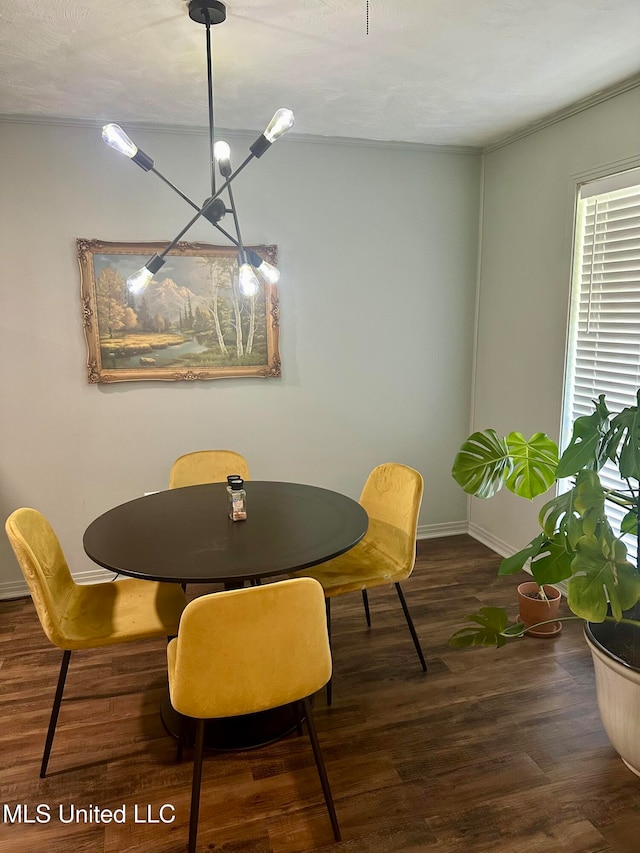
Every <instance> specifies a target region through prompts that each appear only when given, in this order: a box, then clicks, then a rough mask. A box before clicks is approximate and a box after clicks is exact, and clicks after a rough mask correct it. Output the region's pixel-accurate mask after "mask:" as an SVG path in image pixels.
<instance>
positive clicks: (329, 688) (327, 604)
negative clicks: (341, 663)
mask: <svg viewBox="0 0 640 853" xmlns="http://www.w3.org/2000/svg"><path fill="white" fill-rule="evenodd" d="M324 606H325V610H326V611H327V634H328V635H329V649H331V599H330V598H325V600H324ZM332 685H333V675H332V676H331V678H330V679H329V681H327V705H330V704H331V700H332V699H333V689H332Z"/></svg>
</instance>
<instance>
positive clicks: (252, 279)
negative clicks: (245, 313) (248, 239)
mask: <svg viewBox="0 0 640 853" xmlns="http://www.w3.org/2000/svg"><path fill="white" fill-rule="evenodd" d="M238 286H239V287H240V293H242V295H243V296H255V295H256V293H257V292H258V290H259V289H260V282H259V281H258V278H257V276H256V274H255V273H254V271H253V267H252V266H251V264H247V263H244V264H242V265H241V266H240V270H239V274H238Z"/></svg>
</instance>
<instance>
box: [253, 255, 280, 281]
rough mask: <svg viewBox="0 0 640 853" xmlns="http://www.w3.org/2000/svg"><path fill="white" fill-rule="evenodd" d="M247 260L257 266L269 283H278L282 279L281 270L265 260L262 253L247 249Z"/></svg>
mask: <svg viewBox="0 0 640 853" xmlns="http://www.w3.org/2000/svg"><path fill="white" fill-rule="evenodd" d="M246 255H247V260H248V261H249V263H250V264H251V266H252V267H255V268H256V269H257V270H258V272H259V273H260V275H261V276H262V278H263V279H264V280H265V281H266V282H267V284H277V283H278V282H279V281H280V270H279V269H278V267H274V266H273V264H269V263H267V261H263V260H262V258H261V257H260V255H259V254H258V253H257V252H255V251H254V250H253V249H247V250H246Z"/></svg>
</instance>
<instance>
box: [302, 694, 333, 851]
mask: <svg viewBox="0 0 640 853" xmlns="http://www.w3.org/2000/svg"><path fill="white" fill-rule="evenodd" d="M302 701H303V704H304V712H305V716H306V718H307V728H308V729H309V740H310V741H311V747H312V749H313V757H314V758H315V760H316V767H317V768H318V776H319V777H320V784H321V785H322V793H323V794H324V801H325V803H326V804H327V811H328V812H329V818H330V819H331V826H332V827H333V835H334V837H335V839H336V841H340V840H341V837H340V827H339V826H338V818H337V816H336V810H335V808H334V805H333V797H332V796H331V788H330V787H329V779H328V778H327V771H326V769H325V766H324V759H323V758H322V750H321V749H320V743H319V741H318V734H317V732H316V726H315V723H314V721H313V714H312V713H311V703H310V702H309V699H308V698H305V699H303V700H302Z"/></svg>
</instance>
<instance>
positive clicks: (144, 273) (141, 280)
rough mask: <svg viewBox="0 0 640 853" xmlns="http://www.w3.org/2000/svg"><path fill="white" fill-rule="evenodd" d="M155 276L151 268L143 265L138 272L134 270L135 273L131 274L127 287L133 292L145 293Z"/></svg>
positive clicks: (137, 293)
mask: <svg viewBox="0 0 640 853" xmlns="http://www.w3.org/2000/svg"><path fill="white" fill-rule="evenodd" d="M152 278H153V273H152V272H151V270H148V269H147V268H146V267H142V269H141V270H138V272H134V274H133V275H130V276H129V278H128V279H127V287H128V288H129V290H130V291H131V293H135V294H136V295H139V294H141V293H143V292H144V291H145V290H146V288H147V285H148V284H149V282H150V281H151V279H152Z"/></svg>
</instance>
